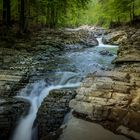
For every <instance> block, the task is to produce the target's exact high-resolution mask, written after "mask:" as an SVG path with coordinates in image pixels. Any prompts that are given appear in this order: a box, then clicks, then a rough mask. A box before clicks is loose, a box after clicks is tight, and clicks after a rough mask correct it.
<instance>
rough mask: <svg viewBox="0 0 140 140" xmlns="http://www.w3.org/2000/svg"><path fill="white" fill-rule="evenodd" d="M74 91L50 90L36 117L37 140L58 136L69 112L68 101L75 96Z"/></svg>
mask: <svg viewBox="0 0 140 140" xmlns="http://www.w3.org/2000/svg"><path fill="white" fill-rule="evenodd" d="M75 94H76V93H75V90H72V89H58V90H52V91H51V92H50V93H49V95H48V96H47V97H46V98H45V99H44V101H43V103H42V105H41V107H40V108H39V111H38V115H37V122H38V131H39V139H40V140H45V139H48V140H50V139H52V138H53V139H56V138H57V137H58V136H59V135H60V130H59V128H60V126H61V124H62V122H63V119H64V116H65V115H66V113H68V111H69V109H70V108H69V101H70V100H71V99H72V98H73V97H74V96H75Z"/></svg>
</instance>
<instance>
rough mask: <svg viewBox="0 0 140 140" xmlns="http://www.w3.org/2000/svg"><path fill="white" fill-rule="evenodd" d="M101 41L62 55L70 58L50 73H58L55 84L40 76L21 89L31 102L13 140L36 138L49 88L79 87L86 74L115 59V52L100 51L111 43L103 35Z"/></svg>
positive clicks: (20, 95)
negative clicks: (38, 117) (36, 123)
mask: <svg viewBox="0 0 140 140" xmlns="http://www.w3.org/2000/svg"><path fill="white" fill-rule="evenodd" d="M98 41H99V46H97V47H95V48H86V49H83V50H81V51H79V52H73V51H72V52H66V53H64V54H63V55H62V56H59V57H58V58H59V59H60V60H61V59H62V60H67V61H63V62H61V61H60V62H59V64H58V66H57V67H56V69H55V71H58V72H54V73H53V74H52V75H50V74H47V73H46V75H47V77H46V78H48V79H49V78H50V77H51V76H52V77H54V75H55V77H57V78H56V79H57V80H56V79H53V82H52V83H51V85H47V83H46V82H45V80H40V81H36V82H34V83H32V84H28V85H27V86H26V88H24V89H23V90H22V91H21V92H20V93H19V95H18V96H17V97H20V98H24V99H27V100H28V101H29V102H30V104H31V106H30V110H29V113H28V115H27V116H26V117H24V118H21V120H20V122H19V125H18V126H17V128H16V130H15V133H14V135H13V138H12V140H31V139H33V140H34V138H33V136H32V134H33V129H32V127H33V123H34V121H35V118H36V114H37V111H38V108H39V107H40V105H41V103H42V101H43V99H44V98H45V97H46V96H47V95H48V94H49V91H51V90H53V89H60V88H70V87H77V86H79V84H80V81H81V79H82V77H84V76H86V75H87V74H88V73H90V72H94V71H96V70H98V69H100V68H101V67H103V66H108V65H109V64H110V63H111V61H112V60H113V59H114V57H115V55H113V56H107V57H105V58H104V56H101V55H100V54H99V50H101V49H102V47H107V48H109V49H110V47H111V46H108V45H104V44H102V42H101V40H100V39H98ZM112 47H114V46H112ZM115 52H116V50H115ZM58 58H57V57H56V58H55V59H54V61H56V62H57V61H58ZM101 59H103V60H104V62H102V61H101ZM54 65H55V63H54ZM52 77H51V78H52ZM44 79H45V78H44Z"/></svg>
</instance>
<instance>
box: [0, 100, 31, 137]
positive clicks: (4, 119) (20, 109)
mask: <svg viewBox="0 0 140 140" xmlns="http://www.w3.org/2000/svg"><path fill="white" fill-rule="evenodd" d="M29 106H30V104H29V103H28V102H27V101H25V100H22V99H16V98H6V99H1V100H0V132H1V133H0V139H1V140H8V139H9V138H11V135H12V134H13V130H14V129H15V127H16V125H17V123H18V121H19V119H20V117H21V116H22V115H26V114H27V112H28V109H29Z"/></svg>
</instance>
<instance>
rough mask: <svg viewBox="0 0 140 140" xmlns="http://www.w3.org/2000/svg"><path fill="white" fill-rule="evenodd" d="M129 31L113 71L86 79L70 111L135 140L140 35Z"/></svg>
mask: <svg viewBox="0 0 140 140" xmlns="http://www.w3.org/2000/svg"><path fill="white" fill-rule="evenodd" d="M131 30H132V31H131ZM131 30H130V29H129V30H126V31H125V33H127V40H126V38H125V40H123V41H121V45H120V47H119V50H118V57H117V58H116V59H115V60H114V63H115V64H117V65H116V68H115V69H114V70H111V71H100V72H96V73H94V74H90V75H88V76H87V78H86V79H85V80H84V81H83V83H82V84H81V86H80V87H79V88H78V89H77V96H76V98H75V99H73V100H72V101H71V102H70V107H71V108H72V109H74V112H73V113H74V114H75V115H76V116H78V117H82V118H83V119H88V120H91V121H98V122H100V123H101V124H103V126H105V127H107V128H109V129H111V130H113V131H115V132H118V133H122V134H124V135H127V136H129V137H131V138H134V139H137V140H139V139H140V39H139V36H140V32H139V30H138V29H131ZM109 36H110V34H109Z"/></svg>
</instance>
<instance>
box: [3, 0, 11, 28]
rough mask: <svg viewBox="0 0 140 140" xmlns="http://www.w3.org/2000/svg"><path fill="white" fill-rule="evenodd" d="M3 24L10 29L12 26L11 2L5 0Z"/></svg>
mask: <svg viewBox="0 0 140 140" xmlns="http://www.w3.org/2000/svg"><path fill="white" fill-rule="evenodd" d="M3 24H4V25H5V26H7V27H8V28H9V27H10V26H11V6H10V0H3Z"/></svg>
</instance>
